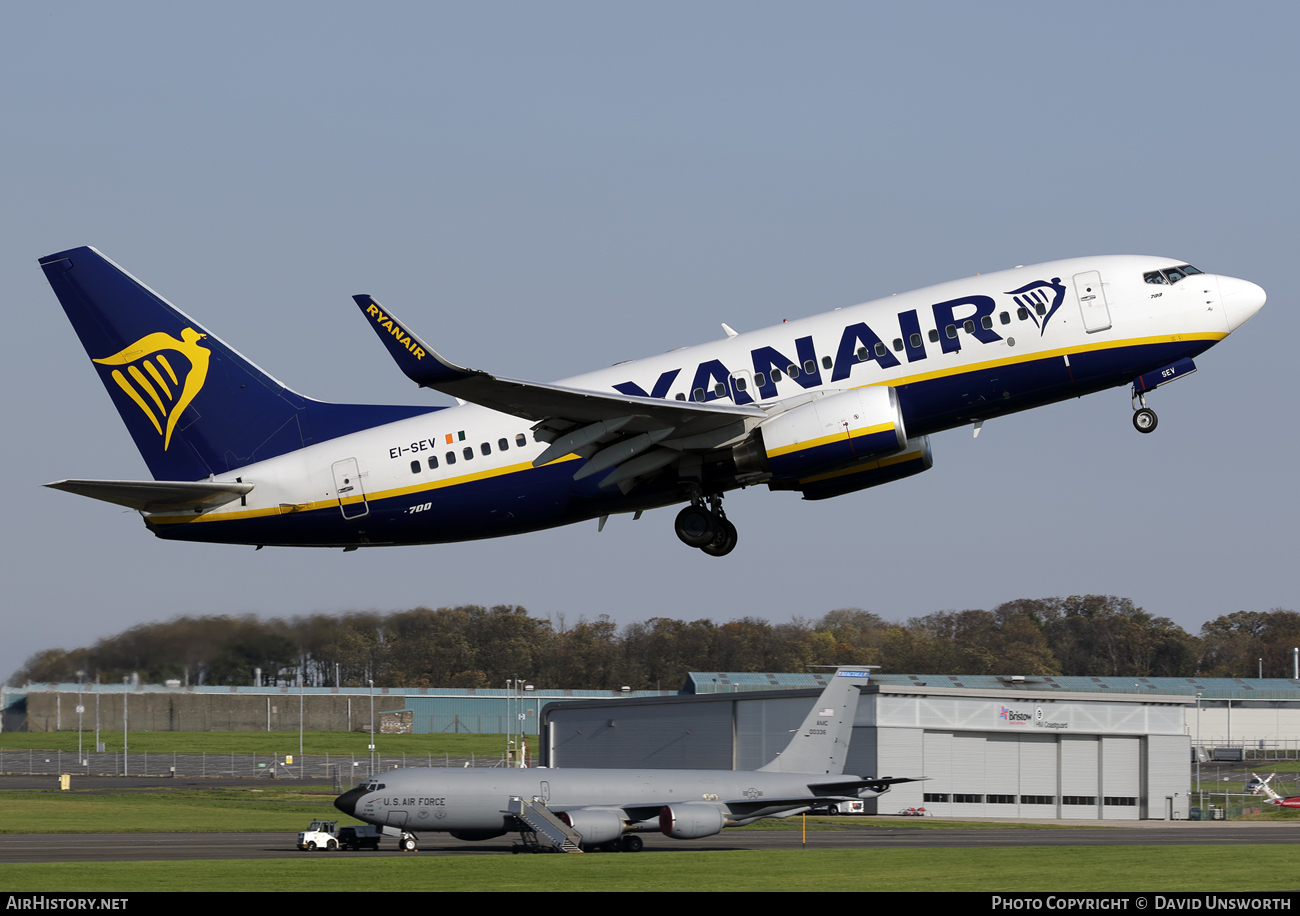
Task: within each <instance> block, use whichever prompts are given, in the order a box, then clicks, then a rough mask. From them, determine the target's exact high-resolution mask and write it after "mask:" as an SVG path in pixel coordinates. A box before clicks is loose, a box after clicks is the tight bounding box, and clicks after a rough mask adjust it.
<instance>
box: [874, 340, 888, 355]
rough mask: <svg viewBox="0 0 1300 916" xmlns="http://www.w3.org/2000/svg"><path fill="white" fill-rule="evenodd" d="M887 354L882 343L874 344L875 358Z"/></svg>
mask: <svg viewBox="0 0 1300 916" xmlns="http://www.w3.org/2000/svg"><path fill="white" fill-rule="evenodd" d="M887 352H889V351H887V350H886V349H885V345H884V344H883V343H877V344H876V355H877V356H884V355H885V354H886V353H887Z"/></svg>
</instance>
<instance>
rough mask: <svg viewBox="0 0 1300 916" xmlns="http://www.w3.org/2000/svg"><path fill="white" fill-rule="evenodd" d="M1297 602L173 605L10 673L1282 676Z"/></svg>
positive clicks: (387, 679) (460, 679)
mask: <svg viewBox="0 0 1300 916" xmlns="http://www.w3.org/2000/svg"><path fill="white" fill-rule="evenodd" d="M1296 645H1300V614H1297V613H1296V612H1294V611H1289V610H1283V609H1280V608H1277V609H1274V610H1271V611H1268V612H1254V611H1237V612H1234V613H1231V614H1227V615H1225V616H1222V617H1219V618H1217V619H1215V620H1212V621H1210V622H1208V623H1206V624H1205V625H1204V626H1202V627H1201V631H1200V635H1199V636H1193V635H1192V634H1190V633H1188V632H1186V631H1185V630H1183V629H1182V628H1181V627H1179V626H1178V625H1177V624H1175V623H1174V622H1173V621H1172V620H1170V619H1169V618H1167V617H1156V616H1153V615H1152V614H1149V613H1147V612H1146V611H1144V610H1142V608H1140V607H1136V606H1135V605H1134V604H1133V602H1132V601H1130V600H1129V599H1127V598H1116V597H1114V596H1106V595H1072V596H1070V597H1066V598H1059V597H1058V598H1036V599H1019V600H1016V601H1009V602H1006V603H1005V604H1000V605H998V606H997V607H995V608H993V610H991V611H985V610H964V611H940V612H937V613H934V614H928V615H925V616H923V617H913V618H910V619H908V620H906V621H905V622H901V623H900V622H891V621H887V620H885V619H884V618H882V617H880V616H879V615H877V614H874V613H872V612H870V611H864V610H861V609H858V608H847V609H841V610H835V611H831V612H830V613H828V614H826V615H825V616H823V617H820V618H818V619H816V620H806V619H795V620H793V621H791V622H789V623H777V624H773V623H769V622H768V621H766V620H761V619H759V618H756V617H741V618H738V619H735V620H730V621H727V622H725V623H719V622H716V621H713V620H708V619H700V620H692V621H685V620H678V619H674V618H670V617H654V618H651V619H650V620H645V621H640V622H637V623H629V624H626V625H623V626H621V627H620V626H619V625H618V624H616V623H615V622H614V621H612V620H611V619H610V618H609V617H608V616H607V615H603V614H602V615H601V616H599V617H597V618H596V619H595V620H586V619H580V620H578V622H576V623H574V624H572V625H568V624H566V622H565V619H564V617H563V616H562V615H561V616H559V617H558V619H542V618H539V617H534V616H531V615H530V614H529V613H528V611H527V610H526V609H524V608H523V607H519V606H515V605H498V606H496V607H490V608H489V607H480V606H477V605H466V606H460V607H443V608H437V609H436V610H434V609H430V608H425V607H419V608H415V609H413V610H409V611H400V612H396V613H390V614H379V613H347V614H338V615H330V614H313V615H310V616H305V617H295V618H292V619H287V620H286V619H281V618H271V619H263V618H259V617H254V616H252V615H248V616H241V617H230V616H205V617H180V618H176V619H173V620H169V621H166V622H158V623H147V624H140V625H138V626H134V627H131V628H130V629H128V630H126V631H125V632H122V633H118V634H116V635H113V636H108V637H105V638H103V639H100V640H99V641H98V642H96V643H95V644H94V645H92V646H89V647H86V648H79V649H71V650H65V649H47V650H45V651H43V652H39V653H37V654H36V655H34V656H32V657H31V658H30V659H28V660H27V662H26V664H24V665H23V667H22V668H20V669H19V670H18V671H16V672H15V673H14V674H13V675H12V676H11V677H10V679H9V683H10V685H12V686H21V685H22V684H25V683H27V682H29V681H35V682H60V681H62V682H75V681H77V680H78V679H79V678H81V679H84V680H86V681H88V682H96V681H98V682H100V683H121V681H122V679H123V677H130V676H133V675H136V676H138V677H139V678H140V680H142V681H144V682H146V683H162V682H164V681H166V680H169V679H176V680H179V681H181V682H182V683H185V684H208V685H250V684H252V683H253V678H254V671H255V669H261V672H262V678H263V680H262V683H263V684H266V685H277V684H278V685H285V684H296V683H297V682H298V678H299V676H301V677H302V678H303V681H304V682H305V684H306V685H307V686H317V687H324V686H340V687H364V686H366V685H367V684H368V683H369V682H370V681H372V680H373V682H374V685H375V686H376V687H503V686H505V684H506V682H507V680H508V679H510V678H513V677H520V678H526V679H527V681H528V683H531V684H534V685H535V686H537V687H542V688H577V689H617V688H619V687H624V686H626V687H631V688H632V689H634V690H642V689H665V690H677V689H679V688H680V687H681V686H682V684H683V683H684V682H685V679H686V674H687V672H689V671H801V670H803V668H804V667H805V666H807V665H815V664H822V665H825V664H859V665H878V666H880V670H881V671H882V672H885V673H900V674H1001V675H1012V674H1021V675H1085V676H1098V677H1101V676H1126V677H1191V676H1194V675H1200V676H1204V677H1255V676H1256V675H1257V672H1258V668H1259V665H1260V664H1261V663H1260V661H1259V660H1260V659H1262V664H1263V668H1264V674H1265V676H1269V677H1287V676H1289V675H1290V672H1291V656H1290V652H1291V647H1292V646H1296Z"/></svg>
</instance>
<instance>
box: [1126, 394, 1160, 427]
mask: <svg viewBox="0 0 1300 916" xmlns="http://www.w3.org/2000/svg"><path fill="white" fill-rule="evenodd" d="M1132 400H1133V428H1134V429H1136V430H1137V431H1138V432H1140V433H1153V432H1155V431H1156V424H1157V423H1159V422H1160V420H1159V418H1158V417H1156V412H1155V411H1154V410H1152V409H1151V408H1150V407H1148V406H1147V396H1146V393H1145V392H1139V391H1137V390H1136V388H1135V389H1134V391H1133V395H1132ZM1138 404H1141V405H1142V406H1141V407H1138V406H1137V405H1138Z"/></svg>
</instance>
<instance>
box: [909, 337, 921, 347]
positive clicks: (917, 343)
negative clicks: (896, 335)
mask: <svg viewBox="0 0 1300 916" xmlns="http://www.w3.org/2000/svg"><path fill="white" fill-rule="evenodd" d="M908 340H910V341H911V342H912V349H913V350H919V349H921V335H920V334H913V335H912V336H911V337H909V338H908Z"/></svg>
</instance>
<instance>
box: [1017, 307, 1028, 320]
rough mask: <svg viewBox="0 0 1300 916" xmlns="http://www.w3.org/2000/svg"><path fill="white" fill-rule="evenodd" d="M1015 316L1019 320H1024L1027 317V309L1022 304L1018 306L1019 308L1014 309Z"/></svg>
mask: <svg viewBox="0 0 1300 916" xmlns="http://www.w3.org/2000/svg"><path fill="white" fill-rule="evenodd" d="M1016 317H1017V318H1019V319H1020V320H1021V321H1025V320H1026V319H1028V318H1029V309H1027V308H1025V307H1024V306H1023V305H1022V306H1020V308H1018V309H1016Z"/></svg>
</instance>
